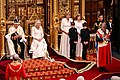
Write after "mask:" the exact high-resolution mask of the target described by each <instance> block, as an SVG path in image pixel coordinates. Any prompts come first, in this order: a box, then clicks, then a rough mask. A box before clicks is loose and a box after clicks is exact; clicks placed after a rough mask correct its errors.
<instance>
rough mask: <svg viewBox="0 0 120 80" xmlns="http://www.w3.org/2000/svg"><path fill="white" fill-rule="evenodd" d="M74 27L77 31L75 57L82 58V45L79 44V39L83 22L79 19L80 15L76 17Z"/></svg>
mask: <svg viewBox="0 0 120 80" xmlns="http://www.w3.org/2000/svg"><path fill="white" fill-rule="evenodd" d="M74 22H75V27H76V28H77V31H78V34H79V35H78V43H77V45H76V57H82V43H81V37H80V31H81V29H82V28H83V26H82V24H83V23H84V22H85V21H84V20H82V19H81V14H78V15H77V16H76V21H74Z"/></svg>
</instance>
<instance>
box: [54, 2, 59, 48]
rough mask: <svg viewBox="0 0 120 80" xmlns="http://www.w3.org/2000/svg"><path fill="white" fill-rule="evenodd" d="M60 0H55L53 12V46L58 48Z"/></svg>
mask: <svg viewBox="0 0 120 80" xmlns="http://www.w3.org/2000/svg"><path fill="white" fill-rule="evenodd" d="M57 13H58V0H54V13H53V26H54V28H53V31H54V38H53V39H54V45H53V47H54V48H55V49H56V50H58V27H59V26H58V25H59V19H58V14H57Z"/></svg>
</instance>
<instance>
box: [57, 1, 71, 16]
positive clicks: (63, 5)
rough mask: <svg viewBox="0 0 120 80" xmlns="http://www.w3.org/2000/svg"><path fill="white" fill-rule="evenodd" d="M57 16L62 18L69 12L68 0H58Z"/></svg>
mask: <svg viewBox="0 0 120 80" xmlns="http://www.w3.org/2000/svg"><path fill="white" fill-rule="evenodd" d="M58 3H59V15H60V16H59V17H60V18H63V16H64V15H65V13H66V12H70V0H59V2H58Z"/></svg>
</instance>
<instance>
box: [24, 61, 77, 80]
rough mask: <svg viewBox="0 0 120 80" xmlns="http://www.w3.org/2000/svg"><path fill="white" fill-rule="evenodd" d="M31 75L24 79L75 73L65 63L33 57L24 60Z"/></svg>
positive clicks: (55, 76)
mask: <svg viewBox="0 0 120 80" xmlns="http://www.w3.org/2000/svg"><path fill="white" fill-rule="evenodd" d="M23 65H24V66H25V69H26V72H27V74H28V75H29V77H27V78H25V79H24V80H45V79H50V78H65V77H68V76H70V75H72V74H74V73H75V71H74V70H70V69H68V68H65V67H64V64H62V63H57V62H50V61H48V60H40V59H31V60H26V61H24V62H23Z"/></svg>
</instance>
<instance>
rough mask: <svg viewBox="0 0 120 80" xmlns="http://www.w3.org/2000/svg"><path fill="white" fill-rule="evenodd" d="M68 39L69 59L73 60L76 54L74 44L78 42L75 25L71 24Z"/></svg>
mask: <svg viewBox="0 0 120 80" xmlns="http://www.w3.org/2000/svg"><path fill="white" fill-rule="evenodd" d="M69 38H70V58H71V59H75V52H76V43H77V41H78V33H77V29H76V28H75V23H74V22H71V28H70V29H69Z"/></svg>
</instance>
